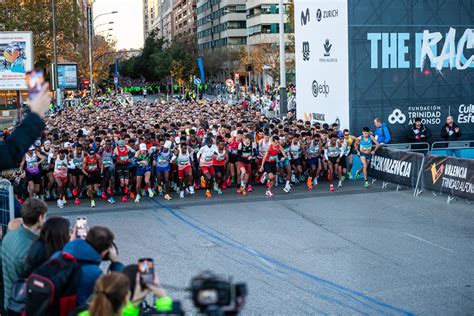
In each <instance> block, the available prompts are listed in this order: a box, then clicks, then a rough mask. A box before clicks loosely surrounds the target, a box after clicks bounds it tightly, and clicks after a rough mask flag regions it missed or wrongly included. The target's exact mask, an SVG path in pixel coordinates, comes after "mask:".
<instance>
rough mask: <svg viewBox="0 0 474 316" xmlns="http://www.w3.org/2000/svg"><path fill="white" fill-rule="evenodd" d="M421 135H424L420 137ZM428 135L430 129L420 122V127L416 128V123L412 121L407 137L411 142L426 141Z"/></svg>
mask: <svg viewBox="0 0 474 316" xmlns="http://www.w3.org/2000/svg"><path fill="white" fill-rule="evenodd" d="M421 136H424V137H421ZM430 137H431V131H430V130H429V128H428V127H426V126H425V125H423V124H421V127H420V128H416V124H415V123H413V125H412V126H411V128H410V130H409V132H408V138H409V139H410V140H411V141H413V142H426V140H427V139H428V138H430Z"/></svg>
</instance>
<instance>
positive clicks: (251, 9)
mask: <svg viewBox="0 0 474 316" xmlns="http://www.w3.org/2000/svg"><path fill="white" fill-rule="evenodd" d="M288 2H289V0H284V1H283V4H284V12H283V13H284V19H285V23H287V22H288V17H287V15H286V8H287V6H288ZM246 10H247V35H248V42H247V44H248V45H250V46H253V45H259V44H269V43H272V44H278V43H279V33H280V24H279V23H280V17H279V13H280V6H279V2H278V0H247V2H246ZM290 31H291V30H290V29H289V27H288V26H287V25H286V24H285V33H286V34H288V33H290Z"/></svg>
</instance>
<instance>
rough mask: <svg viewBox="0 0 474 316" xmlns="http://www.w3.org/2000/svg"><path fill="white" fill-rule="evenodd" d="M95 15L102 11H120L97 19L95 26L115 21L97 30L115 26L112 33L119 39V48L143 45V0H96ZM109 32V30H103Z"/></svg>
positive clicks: (94, 5)
mask: <svg viewBox="0 0 474 316" xmlns="http://www.w3.org/2000/svg"><path fill="white" fill-rule="evenodd" d="M93 10H94V17H96V16H98V15H99V14H102V13H107V12H111V11H118V13H117V14H111V15H105V16H101V17H99V18H98V19H97V20H96V21H95V23H94V24H95V26H94V27H97V26H98V25H100V24H102V23H107V22H110V21H113V22H114V24H112V25H110V26H109V25H104V26H101V27H99V28H97V30H96V32H100V31H102V30H107V29H109V28H113V30H112V31H110V33H111V34H112V35H113V37H114V38H115V39H116V40H117V49H131V48H141V47H143V0H95V1H94V4H93ZM103 34H107V32H103Z"/></svg>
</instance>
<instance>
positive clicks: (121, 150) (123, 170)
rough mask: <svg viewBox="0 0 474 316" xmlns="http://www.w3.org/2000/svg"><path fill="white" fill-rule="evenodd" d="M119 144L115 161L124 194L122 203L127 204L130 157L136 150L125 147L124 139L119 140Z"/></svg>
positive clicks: (115, 150)
mask: <svg viewBox="0 0 474 316" xmlns="http://www.w3.org/2000/svg"><path fill="white" fill-rule="evenodd" d="M117 144H118V146H117V147H116V148H115V149H114V160H115V161H116V169H117V177H118V179H119V182H120V188H121V191H122V193H123V196H122V203H126V202H127V194H128V193H129V187H128V184H129V181H130V156H131V155H133V154H134V150H133V149H132V148H131V147H130V146H128V145H125V141H124V140H123V139H121V140H119V141H118V142H117Z"/></svg>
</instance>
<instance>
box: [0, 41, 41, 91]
mask: <svg viewBox="0 0 474 316" xmlns="http://www.w3.org/2000/svg"><path fill="white" fill-rule="evenodd" d="M32 69H33V34H32V33H31V32H0V90H26V89H27V87H26V79H25V73H26V72H27V71H31V70H32Z"/></svg>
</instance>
